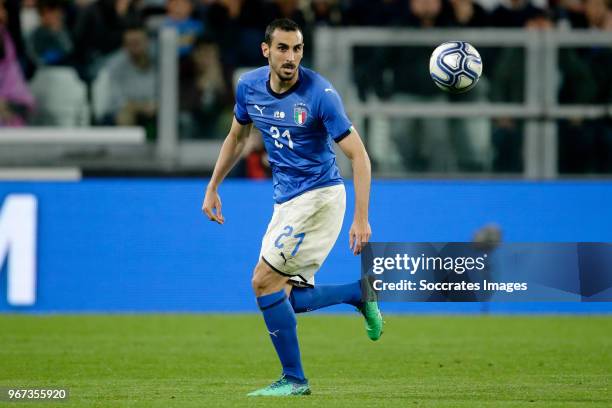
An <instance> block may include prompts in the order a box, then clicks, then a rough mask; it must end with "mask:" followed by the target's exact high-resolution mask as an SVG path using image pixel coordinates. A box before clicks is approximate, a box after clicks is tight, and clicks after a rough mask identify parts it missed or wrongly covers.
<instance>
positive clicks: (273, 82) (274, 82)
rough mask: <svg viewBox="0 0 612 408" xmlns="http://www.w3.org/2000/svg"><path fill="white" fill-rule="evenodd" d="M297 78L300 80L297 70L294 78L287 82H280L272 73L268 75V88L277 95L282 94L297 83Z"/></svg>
mask: <svg viewBox="0 0 612 408" xmlns="http://www.w3.org/2000/svg"><path fill="white" fill-rule="evenodd" d="M299 78H300V71H299V70H298V71H297V72H296V73H295V76H294V77H293V78H292V79H291V80H289V81H283V80H281V79H280V78H279V77H278V75H277V74H275V73H274V72H272V73H271V74H270V88H272V90H273V91H274V92H276V93H277V94H282V93H284V92H287V91H288V90H289V89H291V87H292V86H293V85H295V84H296V83H297V81H298V79H299Z"/></svg>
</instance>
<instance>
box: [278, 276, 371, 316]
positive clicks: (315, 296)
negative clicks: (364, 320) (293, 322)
mask: <svg viewBox="0 0 612 408" xmlns="http://www.w3.org/2000/svg"><path fill="white" fill-rule="evenodd" d="M289 300H290V301H291V305H292V306H293V310H295V313H303V312H310V311H312V310H317V309H321V308H322V307H327V306H332V305H338V304H340V303H347V304H349V305H353V306H355V307H357V306H359V305H360V304H361V303H362V301H361V281H357V282H353V283H349V284H346V285H318V286H315V287H314V288H293V289H292V290H291V296H290V298H289Z"/></svg>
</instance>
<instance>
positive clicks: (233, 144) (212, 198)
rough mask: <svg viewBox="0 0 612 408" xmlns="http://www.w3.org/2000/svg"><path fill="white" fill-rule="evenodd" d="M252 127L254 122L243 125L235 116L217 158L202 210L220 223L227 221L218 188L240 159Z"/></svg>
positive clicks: (209, 217)
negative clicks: (222, 210)
mask: <svg viewBox="0 0 612 408" xmlns="http://www.w3.org/2000/svg"><path fill="white" fill-rule="evenodd" d="M252 127H253V123H248V124H245V125H242V124H240V122H238V120H236V118H235V117H234V120H233V122H232V127H231V129H230V131H229V133H228V135H227V137H226V138H225V141H224V142H223V146H221V152H220V153H219V157H218V158H217V163H216V164H215V170H214V171H213V175H212V177H211V178H210V182H209V183H208V186H207V187H206V195H205V196H204V202H203V203H202V211H203V212H204V214H206V216H207V217H208V219H209V220H211V221H216V222H218V223H219V224H223V223H224V222H225V219H224V218H223V214H222V213H221V198H220V197H219V193H218V191H217V189H218V188H219V185H220V184H221V182H222V181H223V179H225V176H227V173H229V171H230V170H231V169H232V167H234V165H235V164H236V162H237V161H238V159H240V156H241V155H242V152H243V150H244V147H245V145H246V142H247V138H248V137H249V134H250V133H251V128H252Z"/></svg>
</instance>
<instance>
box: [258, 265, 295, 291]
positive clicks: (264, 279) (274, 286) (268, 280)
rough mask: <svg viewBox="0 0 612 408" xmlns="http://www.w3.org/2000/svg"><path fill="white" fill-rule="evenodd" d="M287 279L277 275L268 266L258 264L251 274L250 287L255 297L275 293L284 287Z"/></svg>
mask: <svg viewBox="0 0 612 408" xmlns="http://www.w3.org/2000/svg"><path fill="white" fill-rule="evenodd" d="M286 282H287V278H285V277H283V276H281V275H278V274H277V273H276V272H274V271H273V270H272V269H270V267H269V266H267V265H266V264H264V263H259V264H258V265H257V266H256V267H255V271H254V272H253V279H251V286H252V287H253V291H254V292H255V295H256V296H263V295H267V294H269V293H273V292H277V291H279V290H281V289H283V288H284V287H285V284H286Z"/></svg>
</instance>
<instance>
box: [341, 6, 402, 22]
mask: <svg viewBox="0 0 612 408" xmlns="http://www.w3.org/2000/svg"><path fill="white" fill-rule="evenodd" d="M402 3H403V1H402V0H353V1H351V2H349V4H348V6H346V7H345V8H344V12H343V15H344V17H343V21H344V24H346V25H349V26H386V25H389V24H391V22H392V21H394V20H395V19H397V17H398V15H399V14H400V13H401V11H402V8H403V7H402V6H403V4H402Z"/></svg>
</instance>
